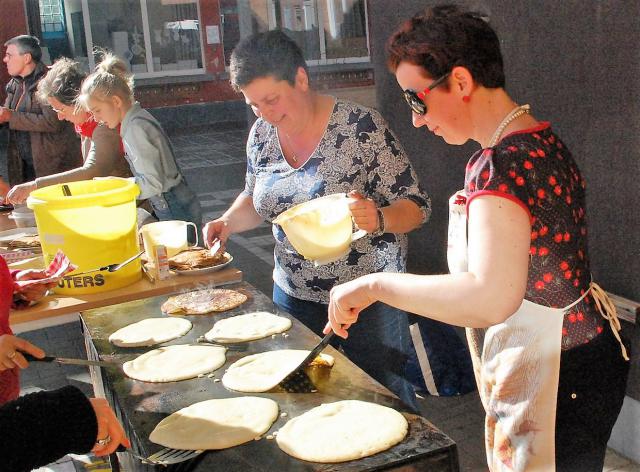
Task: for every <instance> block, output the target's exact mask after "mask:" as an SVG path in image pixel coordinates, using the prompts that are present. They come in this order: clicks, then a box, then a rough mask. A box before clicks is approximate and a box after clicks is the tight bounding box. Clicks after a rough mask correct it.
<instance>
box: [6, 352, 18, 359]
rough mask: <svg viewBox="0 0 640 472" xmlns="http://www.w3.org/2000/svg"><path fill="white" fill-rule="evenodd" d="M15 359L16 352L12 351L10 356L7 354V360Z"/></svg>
mask: <svg viewBox="0 0 640 472" xmlns="http://www.w3.org/2000/svg"><path fill="white" fill-rule="evenodd" d="M14 357H16V351H11V352H10V353H9V354H7V358H8V359H10V360H11V359H13V358H14Z"/></svg>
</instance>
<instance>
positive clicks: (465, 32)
mask: <svg viewBox="0 0 640 472" xmlns="http://www.w3.org/2000/svg"><path fill="white" fill-rule="evenodd" d="M387 54H388V62H387V64H388V66H389V69H390V70H391V72H395V70H396V69H397V68H398V65H399V64H400V62H403V61H404V62H409V63H411V64H415V65H418V66H421V67H422V68H424V69H425V71H426V72H427V73H428V74H429V75H430V76H431V77H440V76H442V75H444V74H446V73H447V72H451V70H452V69H453V68H454V67H456V66H462V67H466V68H467V69H468V70H469V72H471V75H472V76H473V78H474V80H475V81H476V82H478V83H479V84H481V85H483V86H485V87H487V88H497V87H504V85H505V77H504V67H503V62H502V53H501V52H500V41H499V40H498V36H497V35H496V32H495V31H494V30H493V28H491V26H490V25H489V23H488V22H487V19H486V17H484V16H483V15H481V14H480V13H477V12H470V11H463V10H461V9H460V8H459V7H458V6H456V5H441V6H437V7H433V8H429V9H427V10H425V11H424V12H420V13H418V14H416V15H415V16H414V17H413V18H411V19H409V20H407V21H405V22H404V23H403V24H402V25H401V26H400V27H399V28H398V29H397V30H396V31H395V32H394V33H393V35H392V36H391V37H390V38H389V41H388V42H387Z"/></svg>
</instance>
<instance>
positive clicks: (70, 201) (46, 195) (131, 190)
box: [27, 179, 140, 209]
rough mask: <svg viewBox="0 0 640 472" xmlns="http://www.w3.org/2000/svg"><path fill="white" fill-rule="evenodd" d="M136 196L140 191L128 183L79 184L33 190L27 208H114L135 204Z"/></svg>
mask: <svg viewBox="0 0 640 472" xmlns="http://www.w3.org/2000/svg"><path fill="white" fill-rule="evenodd" d="M65 187H66V188H65ZM67 190H68V191H67ZM138 195H140V188H139V187H138V186H137V185H136V184H135V183H134V182H133V181H130V180H126V179H101V180H79V181H77V182H69V183H66V184H56V185H50V186H48V187H43V188H40V189H38V190H34V191H33V192H31V195H30V196H29V198H28V199H27V206H28V207H29V208H31V209H34V208H36V207H38V206H40V205H46V206H47V207H48V208H51V209H67V208H85V207H90V206H114V205H120V204H123V203H128V202H130V201H132V200H135V199H136V197H137V196H138Z"/></svg>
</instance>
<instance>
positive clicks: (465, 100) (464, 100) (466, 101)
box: [462, 95, 471, 103]
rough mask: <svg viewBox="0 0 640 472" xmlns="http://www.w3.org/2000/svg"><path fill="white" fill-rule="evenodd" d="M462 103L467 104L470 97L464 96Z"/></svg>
mask: <svg viewBox="0 0 640 472" xmlns="http://www.w3.org/2000/svg"><path fill="white" fill-rule="evenodd" d="M462 101H463V102H464V103H469V102H470V101H471V97H470V96H469V95H464V96H463V97H462Z"/></svg>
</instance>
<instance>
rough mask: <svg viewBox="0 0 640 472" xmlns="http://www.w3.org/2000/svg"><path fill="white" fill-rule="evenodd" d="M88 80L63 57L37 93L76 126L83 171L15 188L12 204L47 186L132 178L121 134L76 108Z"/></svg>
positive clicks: (76, 66)
mask: <svg viewBox="0 0 640 472" xmlns="http://www.w3.org/2000/svg"><path fill="white" fill-rule="evenodd" d="M85 77H86V74H85V73H84V72H82V71H81V70H80V68H79V66H78V63H77V62H74V61H72V60H71V59H67V58H66V57H63V58H61V59H58V60H57V61H56V62H55V63H54V64H53V66H52V67H51V69H50V70H49V72H48V73H47V75H46V76H45V77H44V78H43V79H42V80H40V82H39V83H38V91H37V93H36V97H37V99H38V100H39V101H40V103H42V104H43V105H47V106H51V108H53V111H55V112H56V113H57V114H58V119H59V120H60V121H68V122H70V123H72V124H73V125H74V127H75V130H76V133H78V134H79V135H80V139H81V144H82V158H83V160H84V164H83V165H82V167H76V168H75V169H71V170H68V171H66V172H60V173H57V174H52V175H47V176H45V177H38V178H37V179H35V180H32V181H30V182H25V183H23V184H20V185H16V186H14V187H13V188H12V189H11V191H10V192H9V193H8V195H7V200H9V202H11V203H13V204H19V203H24V201H25V200H26V199H27V197H28V196H29V194H30V193H31V192H33V191H34V190H36V189H38V188H42V187H46V186H48V185H54V184H61V183H65V182H73V181H76V180H89V179H93V178H94V177H106V176H109V175H111V176H115V177H131V175H132V174H131V170H130V169H129V165H128V164H127V161H126V160H125V159H124V148H123V147H122V142H121V141H120V134H119V133H118V130H117V129H110V128H109V127H107V126H105V125H103V124H98V122H96V120H95V119H94V118H93V115H91V113H89V112H87V111H86V110H85V109H84V108H82V107H78V106H77V105H76V99H77V98H78V94H79V93H80V86H81V84H82V81H83V80H84V79H85ZM0 193H2V192H0Z"/></svg>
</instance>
